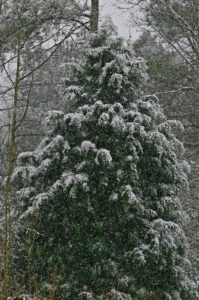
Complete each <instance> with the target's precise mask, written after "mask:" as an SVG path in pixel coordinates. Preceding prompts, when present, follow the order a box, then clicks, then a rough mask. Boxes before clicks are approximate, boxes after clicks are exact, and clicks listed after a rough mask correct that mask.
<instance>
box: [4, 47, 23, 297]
mask: <svg viewBox="0 0 199 300" xmlns="http://www.w3.org/2000/svg"><path fill="white" fill-rule="evenodd" d="M20 56H21V53H20V46H19V49H18V53H17V69H16V78H15V87H14V105H13V115H12V124H11V131H10V140H9V163H8V176H7V180H6V191H5V204H4V208H5V241H4V249H3V250H4V269H5V270H4V283H3V293H2V294H3V295H2V297H3V299H7V297H8V296H9V289H10V250H11V242H12V222H11V215H10V212H11V211H10V193H11V176H12V173H13V169H14V158H15V154H16V129H17V104H18V91H19V80H20Z"/></svg>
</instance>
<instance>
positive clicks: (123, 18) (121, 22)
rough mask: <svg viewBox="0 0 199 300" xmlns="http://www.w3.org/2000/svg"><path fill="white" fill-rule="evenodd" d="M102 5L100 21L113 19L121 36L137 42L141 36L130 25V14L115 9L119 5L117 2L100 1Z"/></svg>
mask: <svg viewBox="0 0 199 300" xmlns="http://www.w3.org/2000/svg"><path fill="white" fill-rule="evenodd" d="M99 3H100V20H102V21H103V19H104V18H105V17H106V16H110V17H111V18H112V21H113V23H114V24H115V25H116V26H117V28H118V32H119V35H121V36H125V37H127V38H128V37H129V34H130V35H131V38H132V39H133V40H135V39H136V38H138V36H139V35H140V33H139V31H138V30H135V29H133V28H132V27H130V26H129V25H128V18H129V15H128V13H127V12H126V13H125V12H124V11H122V10H119V9H117V8H116V7H114V4H116V3H117V0H99Z"/></svg>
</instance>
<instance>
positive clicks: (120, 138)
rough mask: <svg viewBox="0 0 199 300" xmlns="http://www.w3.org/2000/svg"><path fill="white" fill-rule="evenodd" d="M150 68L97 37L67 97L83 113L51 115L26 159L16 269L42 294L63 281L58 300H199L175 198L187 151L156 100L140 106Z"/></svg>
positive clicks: (19, 185) (18, 176)
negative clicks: (53, 281)
mask: <svg viewBox="0 0 199 300" xmlns="http://www.w3.org/2000/svg"><path fill="white" fill-rule="evenodd" d="M142 67H143V62H142V61H140V60H137V59H136V58H134V57H133V55H132V53H131V52H130V49H129V48H128V47H125V46H124V45H123V44H122V42H121V40H119V41H117V40H116V41H115V40H107V41H106V38H105V35H104V33H103V34H102V35H99V36H94V37H92V38H91V40H90V48H89V49H88V50H87V55H86V62H85V64H84V65H83V66H82V67H81V69H80V71H79V73H77V74H75V75H74V79H73V83H72V86H71V88H70V89H69V90H70V92H71V93H73V92H74V91H75V93H74V94H73V99H75V104H74V107H76V111H75V112H73V113H69V114H65V115H64V113H63V112H58V111H52V112H49V114H48V115H47V117H46V129H47V135H48V137H47V138H45V139H44V140H43V141H42V142H41V144H40V145H39V147H38V148H37V149H36V150H35V151H33V152H29V153H22V154H21V155H19V157H18V164H19V165H22V167H18V168H17V169H16V170H15V172H14V174H13V177H12V182H13V184H15V186H16V190H18V193H17V199H18V201H20V203H21V211H22V214H21V217H20V224H19V226H18V236H17V237H16V243H18V244H17V245H18V249H14V250H13V251H14V253H15V257H16V260H15V263H16V264H17V266H18V268H19V272H21V273H22V275H23V268H22V266H23V264H24V262H25V264H26V265H28V266H29V271H28V272H27V274H25V275H26V276H27V277H26V278H25V280H26V282H27V283H28V280H30V278H33V276H34V274H35V275H36V277H37V280H38V282H39V284H40V285H41V287H42V285H44V283H45V282H49V277H52V276H53V274H56V280H57V283H58V287H57V299H60V297H61V299H71V300H72V299H75V298H76V297H77V296H78V295H79V294H80V293H82V292H85V293H90V295H91V294H92V295H93V297H94V299H105V298H106V299H114V298H115V299H142V298H143V299H146V298H147V297H148V296H150V292H153V293H155V295H157V297H159V299H160V297H161V299H171V298H169V297H171V296H172V297H174V295H179V294H178V292H179V291H180V290H181V294H183V293H184V294H183V295H184V296H183V299H195V298H194V296H193V294H192V291H191V290H192V286H191V282H190V281H189V280H188V277H187V274H186V267H185V266H186V265H187V264H188V262H187V260H186V255H187V245H186V239H185V236H184V233H183V231H182V229H181V222H182V221H183V213H182V210H181V205H180V201H179V199H178V197H177V193H178V189H179V187H180V183H182V182H186V175H185V173H184V168H185V165H183V163H182V162H181V161H180V159H179V158H178V156H177V150H176V149H177V148H178V149H180V150H182V148H183V147H182V145H181V143H180V142H179V141H178V140H176V138H175V136H174V135H173V134H172V133H171V127H172V126H173V125H176V122H169V121H166V120H165V117H164V115H163V113H162V111H161V109H160V106H159V104H158V100H157V98H156V97H154V96H146V97H142V98H141V99H137V100H136V98H135V95H136V94H137V88H138V83H139V82H141V81H142V80H143V77H142V72H141V69H142ZM73 109H74V108H73ZM27 174H28V187H27V186H25V182H26V178H27ZM31 193H33V194H34V195H32V194H31ZM31 224H32V227H31ZM20 264H21V265H20ZM31 276H32V277H31ZM27 283H26V284H27ZM60 295H61V296H60ZM85 297H86V296H85ZM121 297H123V298H121ZM144 297H145V298H144ZM176 297H177V296H176ZM85 299H86V298H85ZM154 299H155V298H154ZM176 299H178V298H176Z"/></svg>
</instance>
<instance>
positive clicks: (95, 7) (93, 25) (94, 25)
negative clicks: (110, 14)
mask: <svg viewBox="0 0 199 300" xmlns="http://www.w3.org/2000/svg"><path fill="white" fill-rule="evenodd" d="M98 23H99V0H91V17H90V29H91V32H97V31H98Z"/></svg>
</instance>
